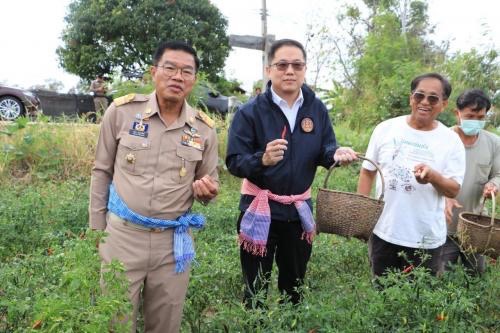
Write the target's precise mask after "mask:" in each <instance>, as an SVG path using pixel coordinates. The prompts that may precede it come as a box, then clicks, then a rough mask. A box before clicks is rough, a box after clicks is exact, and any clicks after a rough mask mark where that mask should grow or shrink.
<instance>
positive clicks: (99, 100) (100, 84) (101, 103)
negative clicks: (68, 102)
mask: <svg viewBox="0 0 500 333" xmlns="http://www.w3.org/2000/svg"><path fill="white" fill-rule="evenodd" d="M90 91H91V92H92V93H94V107H95V112H101V113H104V111H106V109H107V108H108V99H107V98H106V92H107V89H106V82H104V78H103V76H102V74H99V75H97V77H96V79H95V80H94V81H92V83H91V84H90Z"/></svg>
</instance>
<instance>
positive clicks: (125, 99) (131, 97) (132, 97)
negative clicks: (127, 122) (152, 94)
mask: <svg viewBox="0 0 500 333" xmlns="http://www.w3.org/2000/svg"><path fill="white" fill-rule="evenodd" d="M148 99H149V98H148V96H147V95H140V94H134V93H132V94H128V95H125V96H122V97H118V98H115V99H114V100H113V102H115V105H116V106H120V105H123V104H127V103H130V102H144V101H147V100H148Z"/></svg>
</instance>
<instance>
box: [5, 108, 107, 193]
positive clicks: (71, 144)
mask: <svg viewBox="0 0 500 333" xmlns="http://www.w3.org/2000/svg"><path fill="white" fill-rule="evenodd" d="M97 130H98V127H96V126H89V125H85V124H79V123H73V124H65V125H64V126H61V125H60V124H54V123H37V124H27V120H26V119H25V118H20V119H18V120H16V123H14V124H11V125H9V126H8V127H7V128H6V130H4V131H2V133H1V134H6V138H5V140H2V144H1V145H0V184H2V183H8V182H11V181H12V179H17V180H21V181H26V182H30V181H32V180H44V179H51V180H55V179H67V178H70V177H75V178H78V177H86V176H88V175H90V169H91V164H92V159H93V155H94V147H95V136H96V134H97Z"/></svg>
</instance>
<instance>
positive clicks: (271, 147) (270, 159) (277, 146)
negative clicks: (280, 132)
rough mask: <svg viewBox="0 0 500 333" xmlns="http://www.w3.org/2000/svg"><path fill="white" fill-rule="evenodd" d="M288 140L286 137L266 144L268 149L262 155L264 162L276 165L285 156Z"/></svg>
mask: <svg viewBox="0 0 500 333" xmlns="http://www.w3.org/2000/svg"><path fill="white" fill-rule="evenodd" d="M287 144H288V141H286V140H284V139H276V140H273V141H270V142H268V143H267V145H266V151H265V152H264V155H262V164H263V165H265V166H273V165H276V164H277V163H278V162H279V161H281V160H282V159H283V158H284V156H285V150H287Z"/></svg>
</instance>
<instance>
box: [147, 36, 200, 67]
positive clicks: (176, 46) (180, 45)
mask: <svg viewBox="0 0 500 333" xmlns="http://www.w3.org/2000/svg"><path fill="white" fill-rule="evenodd" d="M166 50H177V51H184V52H186V53H189V54H191V55H192V56H193V58H194V64H195V67H196V68H195V70H196V71H198V68H200V59H199V58H198V54H197V53H196V50H195V49H194V48H193V47H192V46H191V45H190V44H188V43H186V42H183V41H180V40H174V41H167V42H162V43H161V44H160V45H159V46H158V48H157V49H156V51H155V54H154V56H153V64H154V65H155V66H158V63H159V62H160V59H161V57H162V56H163V53H165V51H166Z"/></svg>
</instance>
